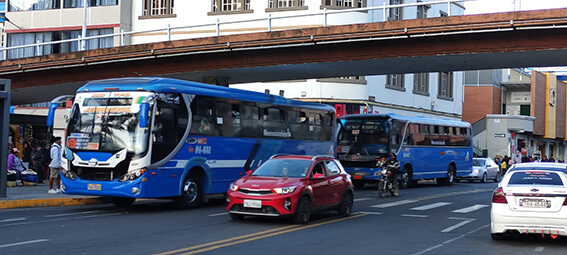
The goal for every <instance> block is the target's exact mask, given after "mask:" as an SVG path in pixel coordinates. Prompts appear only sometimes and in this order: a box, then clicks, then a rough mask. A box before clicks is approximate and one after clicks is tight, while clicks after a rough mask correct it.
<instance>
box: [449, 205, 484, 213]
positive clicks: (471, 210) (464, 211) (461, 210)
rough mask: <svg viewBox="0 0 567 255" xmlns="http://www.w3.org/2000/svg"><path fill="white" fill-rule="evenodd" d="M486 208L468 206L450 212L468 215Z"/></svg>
mask: <svg viewBox="0 0 567 255" xmlns="http://www.w3.org/2000/svg"><path fill="white" fill-rule="evenodd" d="M485 207H488V205H473V206H469V207H465V208H462V209H459V210H454V211H452V212H454V213H470V212H473V211H476V210H480V209H482V208H485Z"/></svg>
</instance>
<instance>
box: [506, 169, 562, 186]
mask: <svg viewBox="0 0 567 255" xmlns="http://www.w3.org/2000/svg"><path fill="white" fill-rule="evenodd" d="M508 184H527V185H559V186H563V181H561V177H559V175H558V174H557V173H553V172H545V171H525V172H524V171H521V172H515V173H514V174H513V175H512V176H511V177H510V181H509V182H508Z"/></svg>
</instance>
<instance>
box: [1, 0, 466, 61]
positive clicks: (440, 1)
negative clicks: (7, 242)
mask: <svg viewBox="0 0 567 255" xmlns="http://www.w3.org/2000/svg"><path fill="white" fill-rule="evenodd" d="M467 1H477V0H437V1H429V2H417V3H408V4H397V5H386V4H385V3H384V4H383V5H381V6H372V7H361V8H349V9H341V10H328V9H327V8H324V9H322V10H321V11H319V12H315V13H301V14H293V15H281V16H272V15H271V14H268V17H262V18H253V19H243V20H234V21H221V20H220V19H217V20H216V22H215V23H204V24H198V25H190V26H173V27H172V26H171V25H170V24H168V25H167V27H165V28H156V29H148V30H139V31H128V32H126V31H124V30H122V31H121V32H119V33H113V34H104V35H96V36H87V37H85V38H81V36H80V35H79V36H78V37H77V38H71V39H64V40H57V41H49V42H40V41H36V43H34V44H27V45H18V46H10V47H5V48H0V51H1V53H2V54H1V55H2V56H3V59H7V58H6V55H7V54H6V53H7V52H8V51H10V50H18V49H34V53H33V56H42V55H46V54H42V53H41V52H42V50H43V46H49V45H56V44H63V43H77V44H78V45H77V46H78V47H77V48H78V49H80V50H79V51H84V50H86V42H87V41H89V40H95V39H104V38H112V40H114V38H116V37H118V38H120V40H119V46H125V45H133V43H130V44H127V43H126V37H127V36H133V35H137V34H147V33H156V32H166V33H167V38H166V40H160V41H171V40H172V39H171V35H172V32H173V31H174V30H187V29H197V28H201V29H202V28H210V27H214V28H215V31H216V33H215V36H220V35H221V26H223V25H231V24H241V23H250V22H266V23H265V24H266V27H267V29H266V30H265V31H266V32H271V31H273V30H272V22H273V21H274V20H280V19H296V18H302V17H314V16H315V17H317V16H319V17H321V16H322V24H321V25H322V26H327V25H328V17H329V15H336V14H345V13H351V12H365V11H380V10H381V11H382V13H383V15H382V21H387V18H388V16H389V15H388V11H389V10H390V9H394V8H407V7H417V6H424V5H425V6H432V5H447V15H448V16H451V6H452V5H453V4H456V3H462V2H467ZM254 32H257V31H254ZM209 36H210V35H209ZM203 37H204V36H203ZM193 38H197V37H193ZM130 41H131V40H130ZM152 42H159V41H152ZM143 43H150V42H143ZM113 44H114V43H113ZM115 46H116V45H115ZM97 49H100V48H97ZM69 52H76V51H69ZM48 54H52V53H48ZM25 57H32V56H24V57H11V58H10V59H17V58H25Z"/></svg>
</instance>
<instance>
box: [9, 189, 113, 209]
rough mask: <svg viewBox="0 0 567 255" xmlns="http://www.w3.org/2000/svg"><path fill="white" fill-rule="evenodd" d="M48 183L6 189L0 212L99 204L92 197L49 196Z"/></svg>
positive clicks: (96, 199)
mask: <svg viewBox="0 0 567 255" xmlns="http://www.w3.org/2000/svg"><path fill="white" fill-rule="evenodd" d="M48 190H49V183H47V182H44V183H38V184H37V186H19V187H8V188H6V197H0V210H3V209H12V208H26V207H49V206H76V205H87V204H100V203H102V199H101V198H100V197H93V196H81V195H65V194H49V193H47V191H48Z"/></svg>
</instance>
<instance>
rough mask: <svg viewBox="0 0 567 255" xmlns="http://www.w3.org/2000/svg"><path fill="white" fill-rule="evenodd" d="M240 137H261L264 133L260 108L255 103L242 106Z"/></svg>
mask: <svg viewBox="0 0 567 255" xmlns="http://www.w3.org/2000/svg"><path fill="white" fill-rule="evenodd" d="M240 109H241V113H240V132H239V134H238V136H239V137H260V136H261V134H262V121H261V120H260V108H258V106H255V105H242V106H241V107H240Z"/></svg>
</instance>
